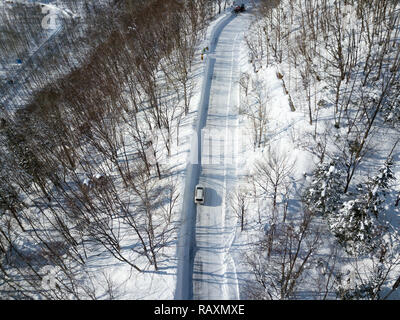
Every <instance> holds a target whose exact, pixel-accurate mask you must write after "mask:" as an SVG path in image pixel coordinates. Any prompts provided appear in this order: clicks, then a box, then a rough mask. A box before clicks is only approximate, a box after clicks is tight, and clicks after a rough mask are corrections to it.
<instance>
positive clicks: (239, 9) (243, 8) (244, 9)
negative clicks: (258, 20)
mask: <svg viewBox="0 0 400 320" xmlns="http://www.w3.org/2000/svg"><path fill="white" fill-rule="evenodd" d="M244 11H246V8H245V6H244V4H242V5H241V6H236V7H235V9H233V12H234V13H236V14H238V13H239V12H244Z"/></svg>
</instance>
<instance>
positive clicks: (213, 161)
mask: <svg viewBox="0 0 400 320" xmlns="http://www.w3.org/2000/svg"><path fill="white" fill-rule="evenodd" d="M240 20H241V18H240V17H237V18H236V19H233V20H232V21H230V22H229V23H228V24H227V25H226V26H225V28H224V29H223V30H222V32H221V34H220V36H219V38H218V42H217V45H216V48H215V53H214V54H213V55H212V56H210V59H215V63H214V68H213V72H212V81H211V91H210V100H209V105H208V113H207V120H206V125H205V127H204V128H203V130H202V140H203V144H202V148H201V150H202V152H201V174H200V179H199V184H201V185H203V186H204V187H205V188H206V199H205V203H204V205H199V206H197V215H196V251H195V256H194V266H193V299H195V300H200V299H210V300H215V299H239V290H238V286H237V280H236V274H235V272H234V266H233V265H232V264H233V261H232V259H230V257H229V248H230V245H231V240H233V237H232V234H233V233H234V231H235V228H234V226H232V227H230V226H229V223H228V221H227V220H228V217H227V215H226V213H227V212H228V206H229V204H228V201H227V196H228V193H229V191H230V190H232V191H233V190H234V188H235V182H236V157H235V152H236V150H235V149H236V145H237V144H236V141H237V137H236V132H237V130H236V129H237V128H236V126H237V115H238V108H239V83H238V81H239V71H240V70H239V61H238V47H239V46H240V42H241V41H242V40H243V30H242V27H243V25H242V24H241V23H240Z"/></svg>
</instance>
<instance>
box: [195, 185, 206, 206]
mask: <svg viewBox="0 0 400 320" xmlns="http://www.w3.org/2000/svg"><path fill="white" fill-rule="evenodd" d="M204 197H205V189H204V187H203V186H200V185H197V186H196V189H195V191H194V203H199V204H204Z"/></svg>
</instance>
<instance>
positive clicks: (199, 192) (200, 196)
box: [196, 188, 203, 199]
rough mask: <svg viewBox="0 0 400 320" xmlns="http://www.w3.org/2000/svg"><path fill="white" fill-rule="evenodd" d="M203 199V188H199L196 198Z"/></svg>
mask: <svg viewBox="0 0 400 320" xmlns="http://www.w3.org/2000/svg"><path fill="white" fill-rule="evenodd" d="M202 197H203V189H202V188H198V189H197V194H196V198H198V199H201V198H202Z"/></svg>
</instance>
